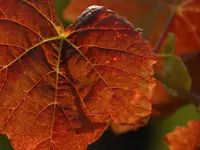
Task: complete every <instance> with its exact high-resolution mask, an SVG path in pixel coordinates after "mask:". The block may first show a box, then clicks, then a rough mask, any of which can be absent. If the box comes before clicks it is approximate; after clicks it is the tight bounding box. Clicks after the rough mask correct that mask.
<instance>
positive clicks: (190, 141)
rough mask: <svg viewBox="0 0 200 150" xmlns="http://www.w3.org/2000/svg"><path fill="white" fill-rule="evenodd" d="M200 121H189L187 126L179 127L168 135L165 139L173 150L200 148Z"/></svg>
mask: <svg viewBox="0 0 200 150" xmlns="http://www.w3.org/2000/svg"><path fill="white" fill-rule="evenodd" d="M199 129H200V121H199V120H198V121H197V120H196V121H189V122H188V126H187V127H177V128H176V130H175V131H173V132H171V133H169V134H168V135H166V137H165V140H166V142H167V144H168V145H169V147H170V149H171V150H183V149H184V150H199V146H200V130H199Z"/></svg>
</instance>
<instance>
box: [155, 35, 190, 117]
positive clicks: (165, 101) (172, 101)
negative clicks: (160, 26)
mask: <svg viewBox="0 0 200 150" xmlns="http://www.w3.org/2000/svg"><path fill="white" fill-rule="evenodd" d="M174 51H175V36H174V35H173V34H171V33H170V34H169V35H168V38H167V39H166V41H165V44H164V45H163V47H162V49H161V52H162V53H161V54H157V64H156V65H155V72H156V73H157V74H160V75H162V76H163V77H164V78H167V79H168V80H170V82H171V83H174V84H175V85H178V86H179V87H181V88H183V89H185V90H186V91H189V90H190V88H191V83H192V81H191V78H190V75H189V73H188V71H187V68H186V67H185V64H184V63H183V61H182V60H181V59H180V58H179V57H178V56H175V55H173V53H174ZM178 94H179V93H178V92H177V91H175V90H174V89H172V88H169V87H168V86H167V85H165V84H163V83H161V82H160V81H159V80H158V81H157V83H156V87H155V88H154V94H153V97H152V100H151V101H152V105H153V109H154V112H156V113H155V114H154V115H158V116H167V115H169V114H172V113H173V112H174V111H175V110H176V109H177V108H179V107H180V106H182V105H184V104H187V103H188V102H189V100H188V101H187V100H183V99H181V98H180V95H178Z"/></svg>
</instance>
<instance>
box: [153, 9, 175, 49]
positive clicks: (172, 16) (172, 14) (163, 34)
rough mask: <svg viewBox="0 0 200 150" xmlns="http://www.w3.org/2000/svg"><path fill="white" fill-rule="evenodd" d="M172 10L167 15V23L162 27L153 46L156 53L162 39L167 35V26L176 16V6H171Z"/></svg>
mask: <svg viewBox="0 0 200 150" xmlns="http://www.w3.org/2000/svg"><path fill="white" fill-rule="evenodd" d="M171 9H172V11H171V13H170V16H169V19H168V21H167V24H166V25H165V27H164V30H163V32H162V34H161V36H160V38H159V39H158V41H157V43H156V45H155V47H154V52H155V53H157V52H158V51H159V49H160V47H161V46H162V43H163V41H164V40H165V37H166V36H167V33H168V30H169V27H170V25H171V24H172V22H173V20H174V19H175V16H176V12H177V10H176V8H175V7H171Z"/></svg>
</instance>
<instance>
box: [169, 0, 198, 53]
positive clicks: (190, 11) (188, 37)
mask: <svg viewBox="0 0 200 150" xmlns="http://www.w3.org/2000/svg"><path fill="white" fill-rule="evenodd" d="M169 7H170V8H171V11H172V12H173V11H175V14H174V17H173V19H172V22H171V23H170V26H169V30H168V31H169V32H173V33H174V34H175V35H176V37H177V41H176V54H177V55H186V54H190V53H195V52H197V51H199V49H200V20H199V19H197V18H199V15H200V1H199V0H182V1H180V0H179V1H177V0H172V2H171V3H170V4H169Z"/></svg>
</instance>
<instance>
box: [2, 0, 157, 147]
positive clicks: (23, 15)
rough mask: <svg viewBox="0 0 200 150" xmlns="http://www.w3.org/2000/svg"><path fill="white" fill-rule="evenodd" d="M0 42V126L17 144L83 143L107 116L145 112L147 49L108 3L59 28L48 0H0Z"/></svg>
mask: <svg viewBox="0 0 200 150" xmlns="http://www.w3.org/2000/svg"><path fill="white" fill-rule="evenodd" d="M13 6H15V7H13ZM0 49H1V51H0V72H1V73H0V101H1V103H0V132H1V133H3V134H7V136H8V138H9V139H10V141H11V143H12V145H13V147H14V148H15V149H16V150H23V149H25V150H32V149H35V150H40V149H52V150H57V149H61V150H66V149H70V150H75V149H76V150H82V149H86V147H87V145H88V144H90V143H92V142H94V141H96V140H97V139H98V138H99V137H100V136H101V134H102V133H103V131H104V130H105V129H106V128H107V126H108V124H109V122H110V121H113V122H115V123H127V124H129V123H134V124H138V125H144V122H140V120H141V119H143V118H147V119H146V120H148V118H149V117H150V114H151V104H150V102H149V99H150V98H151V95H152V89H153V87H154V85H155V79H154V78H153V77H152V74H153V70H152V65H153V64H154V63H155V62H156V61H155V58H154V56H153V53H152V49H151V47H150V46H149V44H148V43H147V42H146V41H145V40H143V39H142V38H141V36H140V33H138V32H137V31H136V30H134V28H133V26H132V25H131V24H130V23H129V22H128V21H126V20H125V19H124V18H121V17H120V16H118V15H117V14H115V13H114V12H113V11H110V10H107V9H105V8H104V7H98V6H93V7H90V8H89V9H87V10H86V11H85V12H84V13H83V14H82V15H81V16H79V18H78V19H77V21H76V22H75V23H74V24H73V25H71V26H70V27H69V28H67V29H66V31H64V29H63V27H62V25H61V24H60V23H59V21H58V20H57V18H56V14H55V9H54V6H53V0H6V1H5V0H3V1H2V0H0Z"/></svg>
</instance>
